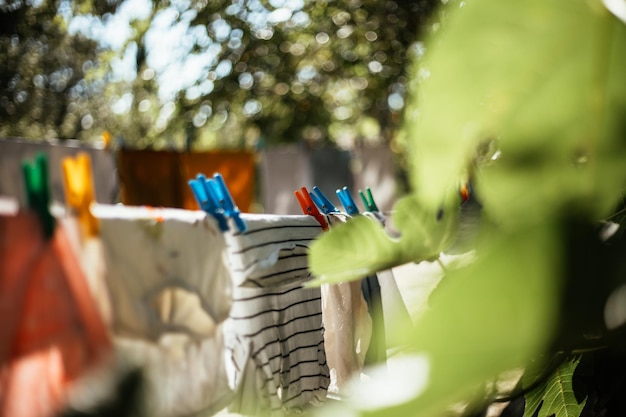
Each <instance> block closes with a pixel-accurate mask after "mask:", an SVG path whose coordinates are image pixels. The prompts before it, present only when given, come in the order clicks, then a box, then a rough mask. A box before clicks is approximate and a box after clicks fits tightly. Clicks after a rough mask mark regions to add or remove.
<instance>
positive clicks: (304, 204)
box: [293, 187, 328, 231]
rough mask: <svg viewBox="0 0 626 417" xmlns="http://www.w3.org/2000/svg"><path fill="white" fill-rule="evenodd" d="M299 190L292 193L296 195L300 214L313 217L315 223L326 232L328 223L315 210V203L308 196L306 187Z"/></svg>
mask: <svg viewBox="0 0 626 417" xmlns="http://www.w3.org/2000/svg"><path fill="white" fill-rule="evenodd" d="M300 190H301V191H297V190H296V191H294V192H293V193H294V194H295V195H296V198H297V199H298V203H300V208H301V209H302V213H304V214H308V215H309V216H313V217H315V220H317V222H318V223H319V224H320V225H321V226H322V229H323V230H324V231H326V230H328V223H326V218H325V217H324V215H323V214H322V213H320V211H319V210H318V209H317V206H316V205H315V203H313V200H312V199H311V196H310V195H309V191H308V190H307V189H306V187H302V188H301V189H300Z"/></svg>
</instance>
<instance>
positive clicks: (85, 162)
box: [63, 152, 98, 236]
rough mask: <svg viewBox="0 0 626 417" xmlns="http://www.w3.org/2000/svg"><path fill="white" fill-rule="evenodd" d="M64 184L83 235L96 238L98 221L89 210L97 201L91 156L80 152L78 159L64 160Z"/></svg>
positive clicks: (69, 203)
mask: <svg viewBox="0 0 626 417" xmlns="http://www.w3.org/2000/svg"><path fill="white" fill-rule="evenodd" d="M63 183H64V184H65V200H66V202H67V204H68V205H69V206H70V207H72V208H74V209H75V210H76V211H77V213H78V220H79V222H80V225H81V230H82V232H83V235H84V236H96V235H97V234H98V220H97V219H96V218H95V217H94V216H93V214H91V211H90V210H89V206H90V205H91V203H92V202H93V201H94V200H95V198H94V195H95V193H94V187H93V174H92V172H91V159H90V158H89V154H87V153H86V152H80V153H78V154H77V155H76V158H72V157H67V158H63Z"/></svg>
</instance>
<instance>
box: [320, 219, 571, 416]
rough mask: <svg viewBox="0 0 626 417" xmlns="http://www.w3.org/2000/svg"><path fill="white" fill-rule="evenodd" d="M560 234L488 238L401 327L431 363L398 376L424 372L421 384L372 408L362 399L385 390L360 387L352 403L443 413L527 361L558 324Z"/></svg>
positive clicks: (388, 411) (546, 231) (388, 410)
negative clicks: (406, 394) (423, 309)
mask: <svg viewBox="0 0 626 417" xmlns="http://www.w3.org/2000/svg"><path fill="white" fill-rule="evenodd" d="M557 236H558V231H557V230H556V229H555V228H552V227H549V226H548V225H545V226H542V227H533V228H527V229H524V230H520V231H517V232H516V233H515V234H510V235H505V234H500V235H497V236H495V235H494V236H493V238H490V239H488V240H481V241H480V244H479V246H478V247H477V249H476V254H477V258H476V260H475V261H474V262H473V263H471V264H469V265H468V266H466V267H463V268H458V269H451V270H448V272H447V273H446V275H445V277H444V278H443V280H442V281H441V283H440V284H439V286H438V287H437V288H436V289H435V292H434V293H433V294H431V297H430V300H429V309H428V310H426V312H425V313H424V314H423V315H422V316H421V318H420V319H419V321H418V322H417V323H416V326H415V329H414V330H411V329H406V328H404V329H394V330H395V331H396V332H400V331H401V333H399V334H401V335H403V336H404V338H405V339H404V340H403V342H405V343H406V345H408V346H410V348H409V352H411V353H413V354H414V355H415V356H416V357H419V358H421V362H422V364H423V366H421V368H424V369H425V371H424V373H423V374H420V375H415V374H406V375H402V374H400V375H394V378H395V379H397V380H404V379H403V378H408V379H409V380H411V379H412V380H417V379H420V380H422V379H425V382H424V384H423V385H421V386H420V391H419V392H415V395H414V396H413V397H412V398H409V399H406V398H404V399H403V400H402V401H400V402H398V403H396V404H392V405H389V404H387V405H386V406H385V407H384V408H379V409H371V408H370V409H368V408H366V407H365V406H364V404H365V403H366V402H365V401H360V400H359V399H361V398H367V397H371V396H376V395H377V391H381V390H382V387H374V389H372V390H371V391H367V392H358V391H357V392H356V393H355V394H354V395H353V397H352V398H354V401H352V402H349V403H348V404H347V406H348V407H350V408H352V409H354V410H357V411H358V412H360V413H362V415H374V416H385V417H395V416H397V417H400V416H402V417H404V416H407V415H411V416H414V417H420V416H424V417H432V416H438V415H442V413H443V412H445V410H446V409H448V408H449V407H450V406H451V405H452V404H457V403H459V402H466V401H470V400H472V399H474V398H475V395H476V393H477V392H478V390H479V389H480V387H481V385H482V384H484V383H485V382H486V381H492V380H493V379H494V378H495V377H496V376H497V375H499V374H500V373H502V372H505V371H508V370H511V369H516V368H519V367H525V366H526V364H528V363H529V362H530V361H531V359H532V358H533V357H535V356H537V355H539V354H540V353H541V352H543V351H544V349H546V348H547V346H548V344H549V343H550V341H551V337H552V335H553V331H554V328H555V325H556V309H557V307H558V304H557V303H554V300H555V299H556V297H557V296H558V291H559V289H560V282H559V280H558V279H555V276H558V273H557V269H556V265H558V263H559V261H560V259H561V258H560V251H559V249H558V243H557V241H556V240H555V239H556V238H557ZM415 278H416V279H417V278H418V277H415ZM407 372H410V371H409V369H408V368H407ZM411 372H412V371H411ZM416 390H417V388H416ZM331 414H332V413H331ZM331 414H329V415H331ZM335 415H337V414H335Z"/></svg>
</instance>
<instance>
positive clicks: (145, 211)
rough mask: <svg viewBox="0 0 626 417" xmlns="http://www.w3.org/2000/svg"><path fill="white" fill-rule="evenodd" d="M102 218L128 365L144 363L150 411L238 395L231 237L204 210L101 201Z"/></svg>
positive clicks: (115, 317)
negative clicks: (231, 345) (225, 328)
mask: <svg viewBox="0 0 626 417" xmlns="http://www.w3.org/2000/svg"><path fill="white" fill-rule="evenodd" d="M92 211H93V213H94V215H95V216H96V218H97V219H98V220H99V222H100V236H101V239H102V243H103V247H104V252H105V259H106V265H107V268H106V269H107V271H106V281H107V286H108V289H109V292H110V294H111V307H112V323H111V327H112V330H113V332H114V342H115V349H116V352H117V354H118V356H119V362H120V363H119V367H120V369H122V370H124V369H128V368H131V369H132V368H133V367H141V368H142V369H143V374H144V377H145V382H144V387H143V388H144V389H143V396H144V401H143V403H144V406H145V408H146V411H147V415H150V416H155V417H178V416H188V415H195V414H197V413H206V414H207V415H210V414H212V413H214V412H216V411H218V410H220V409H222V408H224V407H225V406H226V404H228V403H229V402H230V400H231V398H232V391H231V389H230V387H229V385H228V379H227V374H226V366H225V361H224V355H225V351H224V342H223V335H222V329H221V326H222V322H223V321H224V319H226V317H227V316H228V314H229V311H230V308H231V303H232V301H231V299H232V289H231V288H232V282H231V278H230V274H229V271H228V269H227V266H226V264H225V263H224V261H223V253H224V249H225V242H224V237H223V235H222V233H221V232H220V230H219V228H218V227H217V224H216V222H215V221H214V219H212V218H211V217H209V216H207V215H206V214H205V213H204V212H201V211H188V210H180V209H156V208H150V207H125V206H105V205H95V206H92Z"/></svg>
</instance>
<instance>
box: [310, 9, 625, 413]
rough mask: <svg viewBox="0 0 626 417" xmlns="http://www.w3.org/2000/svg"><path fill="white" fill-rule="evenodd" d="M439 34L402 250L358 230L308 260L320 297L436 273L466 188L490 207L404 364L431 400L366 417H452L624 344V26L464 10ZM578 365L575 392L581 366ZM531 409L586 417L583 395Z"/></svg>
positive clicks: (399, 218)
mask: <svg viewBox="0 0 626 417" xmlns="http://www.w3.org/2000/svg"><path fill="white" fill-rule="evenodd" d="M439 17H440V19H439V20H438V21H435V22H433V24H432V28H433V31H432V34H431V35H430V37H429V38H428V39H427V41H426V42H425V52H424V53H423V55H422V56H421V57H420V58H419V59H416V61H415V62H414V63H413V67H412V69H411V78H410V82H409V87H410V90H409V92H410V100H409V102H408V107H407V109H406V113H405V123H404V130H403V137H404V138H405V140H406V141H407V152H408V155H407V156H408V158H407V159H408V161H409V163H410V170H409V176H410V180H411V184H412V192H411V194H410V195H409V196H407V197H405V199H403V200H401V201H399V202H398V204H397V206H396V208H395V210H394V213H393V215H392V220H393V224H394V225H395V226H396V227H397V229H398V231H399V233H400V237H399V238H395V239H391V238H389V237H388V236H386V235H385V233H384V232H383V231H382V230H380V229H376V227H374V226H373V225H371V224H368V223H367V222H366V219H354V220H353V221H351V222H348V223H347V224H345V225H342V227H338V228H336V229H334V230H332V231H330V232H329V233H327V234H325V235H324V236H323V237H322V238H320V239H319V240H318V241H316V243H315V244H314V246H313V248H312V253H311V266H312V269H313V272H314V273H315V274H316V275H317V276H318V277H319V279H318V280H317V282H316V284H320V283H327V282H339V281H344V280H351V279H359V278H362V277H363V276H365V275H367V274H369V273H371V272H372V271H376V270H380V269H384V268H389V267H392V266H396V265H401V264H403V263H406V262H421V261H425V260H432V259H433V258H436V257H437V255H438V254H440V253H442V252H445V251H446V250H449V248H450V247H451V246H452V245H453V243H454V239H453V236H454V233H451V232H454V231H458V230H461V228H459V227H458V226H459V225H460V226H463V225H464V224H466V223H467V222H468V219H467V216H465V214H464V211H463V210H462V209H461V207H462V206H461V205H460V200H459V198H458V197H457V196H458V191H457V190H458V188H459V185H460V184H462V183H464V182H465V181H468V180H471V182H472V184H473V187H474V192H475V197H476V198H477V199H478V200H479V202H480V205H481V210H480V215H479V216H478V217H476V216H473V217H472V221H476V222H478V224H477V228H476V235H475V240H474V241H473V245H472V250H473V252H474V255H475V261H473V262H472V263H470V264H469V265H467V266H463V267H458V268H449V269H448V270H447V271H446V273H445V276H444V278H443V280H442V282H441V284H439V286H438V287H437V288H436V290H435V292H434V293H433V294H432V296H431V299H430V306H429V309H428V311H427V312H426V313H425V314H424V315H423V316H422V317H421V318H420V319H419V321H418V322H417V324H416V327H415V329H412V330H407V329H402V332H403V334H405V335H406V342H407V344H408V346H409V349H408V351H409V352H413V353H414V354H418V355H423V356H424V357H426V358H427V363H428V366H427V368H428V373H427V375H428V377H427V384H426V385H425V388H424V389H423V390H421V391H420V392H419V393H415V395H414V397H413V398H411V399H405V400H403V401H401V402H399V403H397V404H393V405H387V406H385V407H383V408H379V409H374V410H372V409H365V408H363V407H361V406H359V404H355V403H352V404H351V406H352V407H353V409H354V410H357V411H359V412H360V413H362V414H366V415H369V414H374V415H385V416H393V415H397V416H406V415H412V416H429V417H432V416H437V415H442V414H443V413H444V412H445V411H446V410H448V409H449V407H450V406H452V405H454V404H456V403H464V402H471V401H475V394H476V391H477V390H479V389H480V387H481V386H485V385H486V384H488V383H489V382H490V381H493V379H494V378H496V377H497V376H498V375H499V374H501V373H503V372H506V371H510V370H512V369H520V368H521V369H524V368H526V367H527V366H528V365H529V364H530V363H531V362H532V361H533V360H535V359H536V358H538V357H540V356H548V357H550V356H551V355H557V354H559V355H565V356H566V357H569V356H570V355H574V354H577V353H580V352H582V351H587V350H591V351H593V350H595V349H601V348H606V349H615V348H617V347H619V346H621V345H622V344H623V342H624V338H623V336H619V335H620V334H621V333H620V332H621V329H622V328H623V327H624V326H623V324H624V321H625V320H624V317H622V316H621V315H620V314H621V313H617V312H616V311H611V309H610V308H609V304H607V299H609V298H610V297H612V296H614V291H615V290H616V289H618V288H619V287H620V286H621V285H624V284H626V274H624V271H626V268H625V267H626V264H625V263H624V261H623V260H622V256H620V254H621V253H623V252H621V250H622V249H623V248H625V247H626V246H625V245H624V244H623V239H622V235H621V233H619V232H618V233H617V234H614V235H613V238H612V239H609V240H607V238H606V236H604V235H602V234H601V232H600V227H599V225H600V222H601V221H603V220H606V219H610V218H611V216H612V215H613V214H614V213H615V211H616V210H617V209H618V208H619V207H620V204H621V201H622V198H623V196H624V186H625V185H626V163H624V161H626V78H625V77H624V74H626V25H625V23H624V22H623V21H621V20H619V19H618V18H616V16H615V15H613V14H612V13H611V12H610V11H609V10H607V8H605V7H604V5H603V3H601V2H600V1H583V0H575V1H563V0H548V1H544V0H532V1H526V2H513V3H511V2H499V1H497V0H467V1H451V2H448V3H447V4H446V5H445V6H444V7H443V8H442V9H441V10H440V13H439ZM455 200H456V201H455ZM441 208H443V213H444V216H443V217H442V216H440V215H439V216H437V214H441V213H442V212H441V211H440V209H441ZM455 218H456V219H458V220H455ZM615 218H616V217H614V218H613V220H615ZM442 230H445V232H442ZM617 248H619V250H617ZM415 279H419V277H415ZM622 301H623V300H622ZM611 315H613V316H616V317H618V318H617V319H616V320H614V322H615V321H616V322H617V323H618V324H617V325H612V327H611V326H608V325H607V323H608V321H610V320H608V319H606V317H608V316H611ZM620 320H621V321H620ZM609 327H611V328H609ZM582 360H583V361H584V360H585V356H584V355H583V359H582ZM567 364H568V365H567V366H568V368H567V373H566V375H565V377H566V379H568V380H569V382H567V381H566V382H567V383H568V384H571V378H572V375H574V368H575V366H576V362H567ZM555 372H556V373H555ZM558 372H562V369H561V368H559V369H556V370H552V372H550V373H548V374H547V375H546V376H545V378H547V379H546V381H545V382H546V384H548V387H551V386H552V385H551V384H552V382H551V381H553V380H554V378H556V377H557V376H559V375H560V374H557V373H558ZM416 377H417V376H416ZM568 386H571V385H568ZM527 388H528V387H527ZM521 393H526V391H525V390H524V388H523V386H522V389H521ZM526 394H528V395H530V397H529V398H531V399H532V400H533V401H534V402H533V403H532V404H534V405H535V406H536V405H537V404H538V403H537V401H538V399H541V400H542V401H544V406H543V408H541V410H540V412H541V415H549V414H550V413H553V412H557V415H559V416H560V415H567V416H572V415H578V414H579V413H580V411H581V410H582V409H583V406H584V403H580V404H579V403H578V401H582V399H583V398H584V393H581V395H582V397H581V398H579V399H578V400H577V399H576V396H574V395H556V396H555V395H553V393H552V392H551V390H550V389H546V390H544V391H536V390H535V391H532V390H531V391H529V393H526ZM520 395H521V394H520ZM490 399H491V397H490V396H489V395H486V396H485V398H483V399H482V400H481V401H482V402H484V403H485V404H488V403H489V401H490ZM549 400H550V401H552V402H551V403H549ZM479 402H480V401H479ZM589 407H591V406H588V407H587V408H589ZM538 409H539V408H538V407H535V409H534V410H532V411H535V410H538ZM354 410H353V411H354ZM562 410H567V411H562ZM530 414H531V412H529V413H528V415H530ZM590 415H594V414H590Z"/></svg>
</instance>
